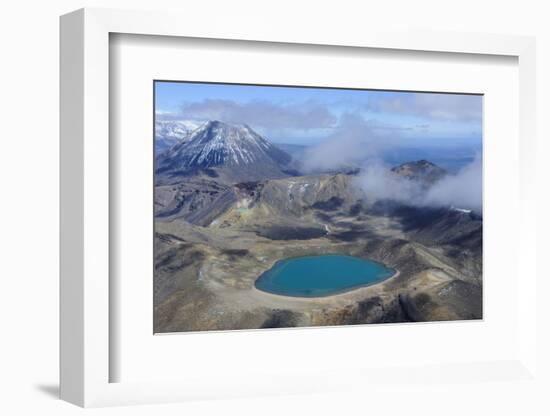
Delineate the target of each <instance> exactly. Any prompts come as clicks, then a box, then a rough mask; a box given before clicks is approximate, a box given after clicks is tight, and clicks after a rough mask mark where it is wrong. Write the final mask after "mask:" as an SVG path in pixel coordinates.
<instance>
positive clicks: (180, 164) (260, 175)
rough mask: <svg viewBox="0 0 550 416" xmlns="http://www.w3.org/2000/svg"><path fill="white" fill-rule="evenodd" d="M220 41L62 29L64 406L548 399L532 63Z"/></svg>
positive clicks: (371, 35) (262, 28) (489, 44)
mask: <svg viewBox="0 0 550 416" xmlns="http://www.w3.org/2000/svg"><path fill="white" fill-rule="evenodd" d="M212 18H213V19H214V20H215V21H214V22H210V23H211V24H209V25H208V26H205V25H201V23H200V19H197V21H193V19H191V20H189V19H186V22H188V24H186V25H184V26H182V25H181V21H182V20H181V16H177V15H172V14H167V13H149V12H148V13H145V12H127V11H114V10H97V9H91V10H90V9H85V10H80V11H76V12H74V13H71V14H69V15H66V16H63V17H62V19H61V81H62V85H61V209H62V212H61V251H62V258H61V396H62V398H63V399H65V400H68V401H70V402H72V403H75V404H78V405H81V406H106V405H116V404H138V403H159V402H166V401H184V400H193V399H205V398H224V397H227V398H229V397H253V396H257V395H265V394H268V395H269V394H287V393H290V394H298V393H311V392H325V391H327V392H328V391H335V390H336V391H341V390H350V391H363V390H364V389H365V388H367V389H369V391H371V390H372V391H378V389H381V390H383V389H384V387H383V386H384V385H388V384H391V383H393V382H394V381H395V379H396V378H398V379H399V380H400V383H401V384H402V387H403V388H407V385H410V384H411V383H433V382H434V380H435V381H436V382H437V383H443V384H444V383H447V382H449V383H455V382H457V381H460V382H464V383H470V384H472V385H477V384H476V383H481V382H482V381H484V382H487V381H489V382H499V381H502V380H507V381H511V382H515V381H518V382H519V381H525V380H533V374H534V369H535V367H536V363H535V361H534V356H535V354H534V351H535V348H536V320H535V319H534V318H535V315H536V302H534V301H533V299H534V293H535V287H536V278H537V271H536V269H535V262H534V261H533V256H534V253H535V251H536V248H535V236H534V234H533V231H532V230H534V229H535V228H536V227H535V224H534V221H535V219H534V218H533V216H532V215H530V214H528V213H529V212H531V208H532V206H533V204H535V202H534V199H533V197H532V196H533V193H534V190H533V188H532V186H531V185H530V183H531V182H530V181H531V179H532V175H533V169H534V150H533V141H534V137H535V133H534V130H533V126H534V117H535V114H536V113H535V111H533V110H534V107H535V100H534V91H535V81H534V77H533V71H534V41H533V39H531V38H523V37H516V36H505V35H498V36H496V35H495V36H492V35H481V34H463V33H461V34H452V33H438V34H437V35H434V34H433V33H424V32H387V31H379V30H374V29H372V30H369V31H365V32H361V33H360V34H358V33H356V32H354V31H353V30H351V29H350V30H349V31H348V30H342V31H339V32H338V33H336V32H335V33H330V34H327V32H326V28H324V27H322V25H317V24H312V26H311V28H310V30H309V31H308V32H307V34H306V33H304V32H303V30H302V29H301V28H299V27H295V26H293V25H290V26H289V27H287V28H285V31H281V30H280V29H279V28H278V27H277V25H274V24H262V25H256V24H249V25H248V24H247V23H246V21H245V20H244V18H243V20H242V22H235V21H231V22H229V21H226V20H224V19H223V18H222V17H215V16H214V17H212ZM264 23H265V22H264ZM236 27H238V28H239V31H235V28H236ZM241 31H242V32H241ZM518 149H519V152H518ZM511 218H513V219H514V220H513V221H511V220H510V219H511ZM503 259H505V260H506V261H503ZM520 271H521V279H520V278H519V275H520ZM534 382H536V381H534ZM392 385H393V384H392ZM395 388H396V389H397V388H398V387H395Z"/></svg>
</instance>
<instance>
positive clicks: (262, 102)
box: [155, 81, 483, 149]
mask: <svg viewBox="0 0 550 416" xmlns="http://www.w3.org/2000/svg"><path fill="white" fill-rule="evenodd" d="M482 101H483V97H482V96H481V95H470V94H447V93H424V92H405V91H403V92H399V91H381V90H358V89H340V88H338V89H333V88H313V87H288V86H263V85H238V84H212V83H196V82H179V81H178V82H171V81H156V82H155V110H156V113H155V119H156V120H197V121H207V120H214V119H216V120H220V121H223V122H226V123H230V124H236V123H237V124H248V125H249V126H250V127H251V128H253V129H254V130H255V131H257V132H258V133H259V134H261V135H263V136H265V137H267V138H268V139H269V140H270V141H272V142H273V143H278V144H296V145H302V146H311V145H316V144H320V143H322V142H324V141H325V140H327V139H330V138H331V137H332V136H334V135H336V134H342V132H343V131H345V130H346V129H351V130H355V129H357V128H362V129H363V130H364V131H365V134H369V135H371V136H376V137H377V140H380V141H391V142H392V143H391V147H399V146H404V147H422V146H427V147H438V146H444V147H469V148H477V149H480V148H481V143H482Z"/></svg>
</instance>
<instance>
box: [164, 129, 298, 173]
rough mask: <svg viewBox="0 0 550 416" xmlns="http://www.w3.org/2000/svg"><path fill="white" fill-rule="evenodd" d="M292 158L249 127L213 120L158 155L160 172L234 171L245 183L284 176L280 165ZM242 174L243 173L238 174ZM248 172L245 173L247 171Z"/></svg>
mask: <svg viewBox="0 0 550 416" xmlns="http://www.w3.org/2000/svg"><path fill="white" fill-rule="evenodd" d="M289 161H290V156H289V155H288V154H287V153H286V152H284V151H282V150H280V149H279V148H277V147H275V146H274V145H273V144H271V143H270V142H269V141H268V140H267V139H265V138H264V137H262V136H261V135H259V134H258V133H256V132H255V131H254V130H252V129H251V128H250V127H249V126H247V125H246V124H229V123H225V122H222V121H219V120H210V121H208V122H206V123H204V124H203V125H202V126H201V127H200V128H198V129H197V130H195V131H194V132H193V133H192V134H191V135H190V136H189V137H188V138H187V140H185V142H182V143H180V144H178V145H176V146H174V147H173V148H171V149H170V150H169V151H167V152H166V153H164V154H162V155H160V156H159V158H158V160H157V166H158V169H159V171H163V172H164V171H189V170H200V169H203V170H204V169H213V168H216V169H218V168H220V169H222V168H223V169H225V170H226V171H227V170H228V168H231V169H232V171H233V172H232V175H230V176H234V177H239V178H241V177H243V178H244V179H246V180H256V179H258V178H261V179H262V175H260V174H259V173H260V172H261V171H263V172H266V175H267V176H266V177H276V176H285V175H284V174H283V173H282V169H281V166H284V165H285V164H287V163H288V162H289ZM238 171H240V172H238ZM245 171H246V172H245Z"/></svg>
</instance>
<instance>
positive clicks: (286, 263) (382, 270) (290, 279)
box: [255, 254, 395, 298]
mask: <svg viewBox="0 0 550 416" xmlns="http://www.w3.org/2000/svg"><path fill="white" fill-rule="evenodd" d="M394 274H395V270H394V269H390V268H388V267H386V266H384V265H383V264H381V263H377V262H374V261H371V260H366V259H362V258H359V257H353V256H342V255H337V254H327V255H320V256H305V257H293V258H289V259H284V260H279V261H278V262H276V263H275V264H274V265H273V267H272V268H271V269H269V270H267V271H266V272H265V273H262V275H261V276H260V277H259V278H258V279H257V280H256V282H255V286H256V288H257V289H259V290H262V291H264V292H268V293H273V294H276V295H283V296H295V297H307V298H314V297H323V296H331V295H335V294H338V293H342V292H346V291H349V290H352V289H357V288H359V287H362V286H368V285H372V284H374V283H379V282H381V281H383V280H385V279H387V278H389V277H391V276H393V275H394Z"/></svg>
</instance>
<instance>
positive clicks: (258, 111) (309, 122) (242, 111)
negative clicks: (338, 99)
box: [179, 99, 337, 130]
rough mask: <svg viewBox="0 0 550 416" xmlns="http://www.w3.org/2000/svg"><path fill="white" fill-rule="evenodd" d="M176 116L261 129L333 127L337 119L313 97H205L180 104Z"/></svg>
mask: <svg viewBox="0 0 550 416" xmlns="http://www.w3.org/2000/svg"><path fill="white" fill-rule="evenodd" d="M179 117H180V118H181V117H183V118H187V119H199V120H220V121H224V122H227V123H238V124H243V123H245V124H250V125H251V126H253V127H256V128H263V129H300V130H310V129H322V128H330V127H333V126H334V125H335V123H336V122H337V117H336V116H335V115H334V114H333V113H332V112H331V111H330V110H329V109H328V108H327V107H326V106H324V105H321V104H319V103H316V102H314V101H306V102H303V103H300V104H299V105H297V104H288V105H283V104H276V103H273V102H270V101H262V100H255V101H250V102H244V103H243V102H237V101H232V100H221V99H206V100H203V101H199V102H192V103H186V104H183V105H182V106H181V113H180V114H179Z"/></svg>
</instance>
